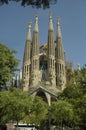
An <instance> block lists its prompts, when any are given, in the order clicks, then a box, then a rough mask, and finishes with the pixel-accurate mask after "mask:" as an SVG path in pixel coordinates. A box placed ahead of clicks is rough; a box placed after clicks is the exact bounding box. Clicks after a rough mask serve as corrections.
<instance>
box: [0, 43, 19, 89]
mask: <svg viewBox="0 0 86 130" xmlns="http://www.w3.org/2000/svg"><path fill="white" fill-rule="evenodd" d="M14 54H15V51H13V50H10V49H9V48H8V47H7V46H5V45H4V44H2V43H0V88H1V87H3V86H4V87H5V86H6V83H7V81H9V80H10V78H11V75H12V74H13V73H14V71H16V70H17V66H18V63H19V61H18V60H17V59H16V58H15V55H14Z"/></svg>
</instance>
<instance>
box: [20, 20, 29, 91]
mask: <svg viewBox="0 0 86 130" xmlns="http://www.w3.org/2000/svg"><path fill="white" fill-rule="evenodd" d="M30 48H31V22H29V23H28V33H27V37H26V43H25V49H24V57H23V69H22V80H23V90H24V91H28V90H29V79H30Z"/></svg>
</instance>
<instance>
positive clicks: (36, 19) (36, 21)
mask: <svg viewBox="0 0 86 130" xmlns="http://www.w3.org/2000/svg"><path fill="white" fill-rule="evenodd" d="M34 31H35V32H38V14H37V13H36V14H35V27H34Z"/></svg>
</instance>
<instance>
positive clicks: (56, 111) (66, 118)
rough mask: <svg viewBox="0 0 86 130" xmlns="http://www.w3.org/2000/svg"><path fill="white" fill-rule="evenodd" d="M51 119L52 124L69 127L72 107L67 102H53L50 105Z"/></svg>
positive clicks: (71, 118)
mask: <svg viewBox="0 0 86 130" xmlns="http://www.w3.org/2000/svg"><path fill="white" fill-rule="evenodd" d="M51 117H52V119H53V121H54V123H56V124H58V125H60V126H63V125H70V124H71V122H72V120H73V118H74V113H73V106H72V104H70V103H69V102H67V101H57V102H53V103H52V105H51Z"/></svg>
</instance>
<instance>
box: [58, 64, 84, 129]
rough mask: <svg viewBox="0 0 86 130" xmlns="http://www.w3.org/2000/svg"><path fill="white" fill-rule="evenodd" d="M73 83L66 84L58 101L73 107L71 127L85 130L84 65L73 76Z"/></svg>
mask: <svg viewBox="0 0 86 130" xmlns="http://www.w3.org/2000/svg"><path fill="white" fill-rule="evenodd" d="M74 79H75V81H74V82H73V83H71V84H67V86H66V88H65V89H64V90H63V92H62V93H60V94H59V95H58V99H59V100H64V101H67V102H69V103H70V104H71V105H72V106H73V112H74V119H73V121H72V125H73V126H78V127H81V128H82V129H86V65H84V67H83V68H81V69H80V70H76V71H75V74H74Z"/></svg>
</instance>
